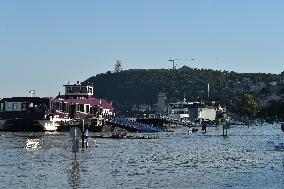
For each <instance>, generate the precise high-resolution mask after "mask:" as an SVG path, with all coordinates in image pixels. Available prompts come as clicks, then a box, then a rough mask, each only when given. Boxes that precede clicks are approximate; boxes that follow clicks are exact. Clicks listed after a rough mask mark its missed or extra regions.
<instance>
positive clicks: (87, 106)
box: [86, 105, 90, 113]
mask: <svg viewBox="0 0 284 189" xmlns="http://www.w3.org/2000/svg"><path fill="white" fill-rule="evenodd" d="M89 112H90V106H89V105H86V113H89Z"/></svg>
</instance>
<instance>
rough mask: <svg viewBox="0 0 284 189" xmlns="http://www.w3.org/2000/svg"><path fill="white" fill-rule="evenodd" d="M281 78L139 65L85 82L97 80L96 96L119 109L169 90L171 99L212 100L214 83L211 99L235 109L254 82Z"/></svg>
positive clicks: (122, 109)
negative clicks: (151, 67) (208, 89)
mask: <svg viewBox="0 0 284 189" xmlns="http://www.w3.org/2000/svg"><path fill="white" fill-rule="evenodd" d="M273 81H275V82H277V81H279V75H277V74H265V73H236V72H228V71H218V70H211V69H193V68H190V67H186V66H184V67H182V68H180V69H149V70H147V69H137V70H126V71H121V72H118V73H111V72H107V73H102V74H98V75H96V76H93V77H90V78H89V79H87V80H86V81H85V82H91V83H94V86H95V89H94V90H95V96H96V97H98V98H105V99H107V100H109V101H112V103H113V104H114V107H115V108H116V110H118V111H121V112H125V111H130V110H131V107H132V106H133V105H134V104H149V105H153V104H154V103H156V101H157V94H158V93H159V92H165V93H166V95H167V99H168V100H169V102H174V101H176V100H182V99H183V97H184V96H185V97H186V99H187V100H188V101H190V100H208V99H207V85H208V84H210V99H209V100H215V101H218V102H220V103H221V104H223V105H226V106H227V107H228V108H230V109H231V111H234V109H235V108H236V106H237V103H238V101H239V100H240V98H241V96H242V95H243V94H244V93H249V94H250V93H251V92H250V88H249V86H250V85H252V84H254V83H260V82H263V83H265V84H268V83H270V82H273Z"/></svg>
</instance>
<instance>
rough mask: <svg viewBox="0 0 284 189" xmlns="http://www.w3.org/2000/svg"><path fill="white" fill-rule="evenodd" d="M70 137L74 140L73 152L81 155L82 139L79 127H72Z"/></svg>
mask: <svg viewBox="0 0 284 189" xmlns="http://www.w3.org/2000/svg"><path fill="white" fill-rule="evenodd" d="M69 135H70V137H71V138H72V144H73V145H72V152H73V153H75V157H76V153H79V143H80V138H81V130H80V129H79V128H78V127H72V128H71V129H70V131H69Z"/></svg>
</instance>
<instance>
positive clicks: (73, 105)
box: [45, 82, 114, 131]
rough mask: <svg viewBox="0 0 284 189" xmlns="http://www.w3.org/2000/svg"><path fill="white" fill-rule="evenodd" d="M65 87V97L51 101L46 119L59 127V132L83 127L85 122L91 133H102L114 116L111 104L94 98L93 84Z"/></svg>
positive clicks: (59, 96) (77, 84)
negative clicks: (79, 126) (104, 126)
mask: <svg viewBox="0 0 284 189" xmlns="http://www.w3.org/2000/svg"><path fill="white" fill-rule="evenodd" d="M64 87H65V95H60V94H59V95H58V96H57V97H56V98H54V99H51V101H50V109H49V111H46V112H45V115H46V117H48V118H50V120H52V121H53V122H54V123H56V124H57V125H59V127H58V130H59V131H68V130H69V129H70V127H73V126H74V125H76V126H78V125H82V124H83V123H82V122H83V120H84V123H85V125H86V126H88V129H89V130H90V131H100V130H101V129H102V127H103V125H104V124H105V123H106V122H107V121H109V120H110V119H112V117H113V116H114V113H113V108H112V105H111V104H110V103H108V102H107V101H106V100H104V99H98V98H95V97H94V93H93V92H94V90H93V85H92V84H82V83H79V82H77V83H76V84H72V85H69V84H68V85H64Z"/></svg>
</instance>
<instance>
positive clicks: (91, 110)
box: [90, 106, 93, 114]
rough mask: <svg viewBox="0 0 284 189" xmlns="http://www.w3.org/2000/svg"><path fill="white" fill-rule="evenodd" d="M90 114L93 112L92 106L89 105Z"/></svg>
mask: <svg viewBox="0 0 284 189" xmlns="http://www.w3.org/2000/svg"><path fill="white" fill-rule="evenodd" d="M90 114H93V107H92V106H91V107H90Z"/></svg>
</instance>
